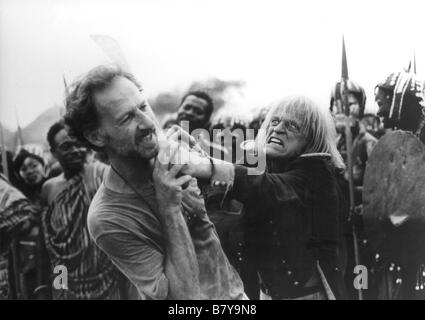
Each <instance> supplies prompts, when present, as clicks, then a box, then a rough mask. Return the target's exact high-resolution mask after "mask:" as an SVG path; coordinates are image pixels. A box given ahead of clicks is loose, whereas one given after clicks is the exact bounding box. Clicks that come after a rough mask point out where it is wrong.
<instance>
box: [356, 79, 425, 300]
mask: <svg viewBox="0 0 425 320" xmlns="http://www.w3.org/2000/svg"><path fill="white" fill-rule="evenodd" d="M375 100H376V102H377V104H378V106H379V111H378V115H379V116H380V117H382V120H383V124H384V127H385V128H386V129H388V130H389V131H392V132H388V133H386V134H385V135H384V136H383V137H382V138H381V139H380V141H379V143H378V144H377V145H376V147H375V149H374V151H373V152H372V154H371V157H370V159H369V162H368V166H367V168H366V174H365V181H364V183H365V184H364V190H363V200H364V203H363V208H364V213H363V218H364V224H365V230H366V234H367V239H365V242H367V243H368V247H369V249H370V259H371V260H370V261H371V262H370V265H369V270H370V289H372V290H371V291H372V292H373V293H374V294H375V296H374V297H375V298H378V299H382V300H401V299H421V300H422V299H425V288H424V285H425V249H424V246H423V244H424V243H425V217H424V215H425V202H424V200H423V192H424V190H425V179H424V175H423V174H422V173H421V170H422V168H423V159H424V154H425V145H424V144H423V143H424V142H425V139H424V137H425V136H424V132H423V131H424V130H423V124H424V119H425V117H424V109H425V105H424V97H423V87H422V82H421V81H419V80H418V79H417V78H416V76H415V75H414V74H413V73H408V72H397V73H392V74H390V75H389V76H388V77H387V78H386V79H385V80H384V81H382V82H381V83H379V84H378V85H377V86H376V90H375ZM397 129H398V130H397ZM393 130H395V131H393ZM418 138H419V139H420V140H419V139H418Z"/></svg>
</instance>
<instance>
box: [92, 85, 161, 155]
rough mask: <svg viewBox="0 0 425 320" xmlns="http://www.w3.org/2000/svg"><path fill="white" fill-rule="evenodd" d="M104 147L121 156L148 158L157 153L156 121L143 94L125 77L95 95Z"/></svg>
mask: <svg viewBox="0 0 425 320" xmlns="http://www.w3.org/2000/svg"><path fill="white" fill-rule="evenodd" d="M94 100H95V102H96V107H97V112H98V116H99V122H100V123H99V130H100V132H101V134H102V136H103V137H104V147H105V148H106V150H107V151H111V152H113V153H115V154H117V155H119V156H122V157H131V158H142V159H151V158H153V157H155V156H156V155H157V154H158V150H159V146H158V137H157V132H156V129H157V128H158V126H157V121H156V118H155V115H154V114H153V112H152V109H151V107H150V106H149V104H148V102H147V100H146V98H145V96H144V94H143V92H141V91H140V90H139V89H138V88H137V87H136V85H135V84H134V83H133V82H131V81H130V80H128V79H127V78H125V77H116V78H115V79H113V80H112V83H111V84H110V85H109V86H108V87H107V88H105V89H104V90H101V91H99V92H97V93H95V95H94Z"/></svg>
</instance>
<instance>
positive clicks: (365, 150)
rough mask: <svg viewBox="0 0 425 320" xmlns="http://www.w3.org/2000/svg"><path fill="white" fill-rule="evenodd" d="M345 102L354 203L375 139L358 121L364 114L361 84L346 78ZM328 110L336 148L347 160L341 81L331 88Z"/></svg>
mask: <svg viewBox="0 0 425 320" xmlns="http://www.w3.org/2000/svg"><path fill="white" fill-rule="evenodd" d="M346 86H347V88H346V91H347V103H348V107H349V110H350V115H349V117H350V124H351V133H352V138H353V154H352V159H353V179H354V185H355V186H356V190H357V192H356V204H360V203H361V186H362V185H363V176H364V171H365V168H366V162H367V159H368V157H369V154H370V153H371V151H372V150H373V147H374V146H375V144H376V142H377V139H376V138H375V137H374V136H373V135H372V134H370V133H369V132H367V130H366V128H365V126H364V124H363V123H362V122H361V121H360V120H361V119H362V117H363V115H364V109H365V105H366V94H365V91H364V89H363V87H362V86H360V85H359V84H357V83H355V82H354V81H351V80H347V85H346ZM330 111H331V113H332V115H333V116H334V119H335V125H336V129H337V133H338V150H339V152H340V153H341V155H342V157H343V159H344V161H346V160H347V145H346V137H345V133H344V128H345V122H346V115H345V112H344V109H343V103H342V97H341V82H337V83H336V84H335V86H334V88H333V90H332V96H331V103H330Z"/></svg>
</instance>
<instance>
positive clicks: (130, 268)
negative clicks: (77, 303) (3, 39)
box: [0, 65, 425, 300]
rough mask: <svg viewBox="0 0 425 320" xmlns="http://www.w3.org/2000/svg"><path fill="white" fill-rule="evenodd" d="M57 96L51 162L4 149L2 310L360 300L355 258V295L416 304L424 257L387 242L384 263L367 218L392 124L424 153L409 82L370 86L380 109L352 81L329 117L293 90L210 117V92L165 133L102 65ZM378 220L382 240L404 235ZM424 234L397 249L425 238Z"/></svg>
mask: <svg viewBox="0 0 425 320" xmlns="http://www.w3.org/2000/svg"><path fill="white" fill-rule="evenodd" d="M66 91H67V95H66V100H65V104H66V114H65V115H64V117H63V119H59V120H58V121H57V122H56V123H54V124H52V125H51V127H50V128H49V129H48V131H47V143H48V145H49V148H50V155H49V157H47V156H46V155H45V154H43V152H41V151H40V150H38V149H36V148H29V147H25V146H23V147H22V148H20V150H18V152H16V153H15V154H14V155H13V154H12V153H11V152H9V151H7V152H6V150H3V152H2V155H3V157H4V156H5V155H6V157H7V159H6V161H3V163H7V167H8V168H7V170H4V168H3V167H2V174H0V241H1V242H0V300H1V299H232V300H236V299H254V300H257V299H262V300H277V299H301V300H310V299H314V300H327V299H358V296H359V290H361V289H359V288H358V287H356V286H355V285H354V284H353V283H354V281H355V277H356V273H354V272H353V270H354V269H355V267H356V266H357V265H359V264H361V265H364V266H366V267H367V270H368V271H369V276H368V283H367V285H366V287H363V291H362V294H363V295H362V297H363V298H365V299H425V290H424V283H425V250H424V248H421V247H420V246H419V247H418V249H417V252H415V254H412V255H411V256H406V255H402V254H401V253H400V252H402V250H389V249H388V250H385V243H388V246H390V243H394V241H392V240H391V239H388V241H387V242H385V241H384V242H383V244H384V245H383V246H384V249H382V246H381V247H380V248H379V250H381V251H380V254H377V248H376V247H375V246H374V243H373V241H369V234H368V233H367V232H365V228H364V221H363V219H362V201H363V200H362V199H363V193H362V190H363V183H364V175H365V170H366V168H367V162H368V158H369V157H370V155H371V153H372V152H373V150H374V147H375V146H376V145H377V143H378V142H379V139H380V138H381V137H382V136H383V135H384V134H386V133H387V132H388V131H392V130H396V129H397V130H403V131H407V132H411V133H412V134H414V135H415V136H417V137H418V139H420V141H422V143H425V129H424V121H425V102H424V89H423V82H421V81H420V80H419V79H417V77H416V75H415V74H413V73H410V72H404V71H403V72H397V73H392V74H390V75H389V76H388V78H387V79H384V81H382V82H381V83H379V84H377V86H376V88H375V97H374V99H375V102H376V104H377V105H378V107H379V110H378V112H377V114H371V113H369V114H367V113H365V105H366V94H365V90H364V88H363V87H362V86H361V85H359V84H357V83H355V82H354V81H350V80H347V81H346V82H345V83H344V84H343V83H342V82H338V83H336V84H335V86H334V88H333V89H332V90H331V99H330V107H329V109H327V108H323V107H321V106H318V105H317V103H316V102H315V101H313V100H312V99H310V98H308V97H306V96H290V97H285V98H282V99H281V100H279V101H277V102H275V103H273V104H272V105H270V106H264V107H262V108H261V109H258V110H257V111H256V113H255V114H254V115H253V116H252V118H251V121H247V120H246V119H244V118H242V117H240V116H239V115H237V114H234V113H232V112H229V111H228V110H221V111H220V112H219V113H214V102H213V99H212V98H211V97H210V95H209V94H208V93H207V92H204V91H191V92H188V93H187V94H185V95H184V96H183V97H182V100H181V102H180V105H179V106H176V113H175V114H174V115H171V116H170V117H169V118H168V119H167V120H166V121H165V122H164V123H163V124H162V126H161V125H160V123H159V122H158V120H157V118H156V116H155V114H154V111H153V110H152V108H151V107H150V105H149V103H148V100H147V97H146V96H145V93H144V91H143V90H142V89H141V85H140V84H139V82H138V81H137V79H135V77H134V76H133V75H132V74H130V73H128V72H126V71H123V70H122V69H121V68H120V67H119V66H116V65H102V66H99V67H96V68H94V69H92V70H90V71H88V72H87V73H86V74H85V75H83V76H82V77H81V78H79V79H77V80H76V81H75V82H74V83H73V84H72V85H70V86H69V87H68V88H67V90H66ZM347 127H348V128H347ZM347 130H349V132H351V137H350V136H349V135H347ZM348 139H350V141H348ZM182 154H187V155H188V157H187V159H186V160H184V161H176V159H177V156H178V155H179V156H181V155H182ZM249 155H251V156H252V155H254V156H255V158H256V159H257V160H258V162H261V161H262V160H264V166H263V167H259V166H257V167H255V166H254V165H253V163H250V162H249V161H247V157H248V156H249ZM349 158H350V160H351V164H352V165H351V166H348V162H349V161H348V160H349ZM180 160H181V159H180ZM350 170H352V171H351V172H352V174H350ZM6 172H7V173H8V176H6ZM350 179H352V181H350ZM351 182H352V183H353V185H354V199H352V201H353V202H354V204H355V210H353V208H351V207H350V191H349V189H350V188H349V185H350V183H351ZM406 214H407V215H408V214H409V213H406ZM409 223H413V224H415V225H419V224H422V223H423V222H422V221H421V220H418V221H413V222H410V221H409ZM382 224H388V225H386V228H387V229H385V230H386V233H385V235H384V237H385V236H388V235H390V234H392V235H394V234H396V233H397V232H399V231H398V230H401V228H400V224H397V223H392V224H391V223H388V221H386V220H385V221H382ZM417 230H421V229H420V228H416V229H411V230H410V231H409V235H408V237H404V238H403V237H399V238H397V239H404V240H400V242H399V244H398V245H399V246H400V247H403V246H408V245H409V243H405V242H403V241H413V240H411V239H412V238H414V239H421V237H422V234H415V232H417ZM400 232H401V231H400ZM403 232H406V231H405V230H404V231H403ZM388 237H389V236H388ZM406 239H407V240H406ZM418 241H419V240H418ZM381 244H382V243H381ZM392 245H393V244H392ZM383 252H384V253H385V254H383ZM58 266H62V267H64V268H65V269H64V270H66V273H65V274H59V273H58V272H56V270H57V269H56V268H57V267H58ZM394 268H395V269H396V270H395V272H394ZM58 277H59V279H60V281H56V280H57V279H58ZM58 284H59V285H58Z"/></svg>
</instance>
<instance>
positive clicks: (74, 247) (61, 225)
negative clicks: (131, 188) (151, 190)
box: [42, 121, 121, 299]
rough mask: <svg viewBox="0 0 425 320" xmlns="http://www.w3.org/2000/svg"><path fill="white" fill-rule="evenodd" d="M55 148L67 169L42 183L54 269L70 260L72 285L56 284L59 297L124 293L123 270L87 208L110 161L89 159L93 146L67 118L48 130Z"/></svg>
mask: <svg viewBox="0 0 425 320" xmlns="http://www.w3.org/2000/svg"><path fill="white" fill-rule="evenodd" d="M47 140H48V142H49V144H50V148H51V152H52V154H53V155H54V156H55V157H56V159H57V160H58V161H59V163H60V165H61V166H62V168H63V173H62V174H61V175H59V176H57V177H54V178H52V179H50V180H47V181H46V182H45V183H44V185H43V189H42V195H43V199H44V201H45V204H46V205H48V210H47V212H46V214H45V216H44V217H43V229H44V238H45V243H46V248H47V251H48V254H49V258H50V262H51V264H52V269H53V268H55V267H56V266H59V265H61V266H64V267H66V268H67V271H68V288H67V289H62V288H53V297H54V299H120V298H121V295H120V291H119V283H118V280H119V273H118V271H117V270H116V268H115V267H114V266H113V264H112V262H111V261H110V260H109V258H108V257H107V256H106V255H105V254H104V253H103V252H102V251H101V250H99V248H97V246H96V245H95V244H94V242H93V241H92V240H91V238H90V236H89V231H88V229H87V223H86V220H87V212H88V208H89V205H90V201H91V199H92V198H93V196H94V194H95V193H96V191H97V189H98V187H99V185H100V183H101V181H102V178H103V173H104V168H105V166H104V165H102V164H101V163H99V162H93V163H90V164H89V163H87V162H86V155H87V149H86V148H85V147H84V146H82V145H81V144H80V143H79V142H78V141H77V140H75V139H73V138H71V137H70V136H69V134H68V128H67V127H66V126H65V124H64V123H63V122H62V121H59V122H56V123H55V124H53V125H52V126H51V127H50V129H49V132H48V134H47Z"/></svg>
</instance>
